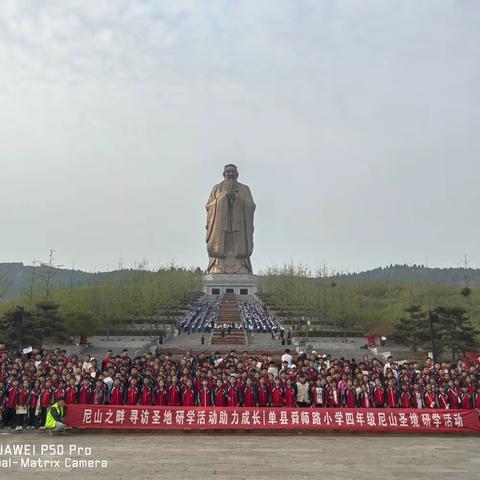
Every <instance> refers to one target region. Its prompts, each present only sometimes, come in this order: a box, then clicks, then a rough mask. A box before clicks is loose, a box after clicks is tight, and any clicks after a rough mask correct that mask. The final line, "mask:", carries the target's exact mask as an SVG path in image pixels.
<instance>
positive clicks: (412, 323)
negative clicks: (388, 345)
mask: <svg viewBox="0 0 480 480" xmlns="http://www.w3.org/2000/svg"><path fill="white" fill-rule="evenodd" d="M405 313H406V314H407V315H404V316H403V318H401V319H400V321H399V322H398V323H397V324H396V325H395V327H394V331H393V335H392V338H393V340H394V341H395V342H398V343H400V344H401V345H406V346H408V347H410V348H411V349H412V350H413V351H414V352H416V351H417V350H418V348H419V347H420V346H421V345H422V344H423V343H424V342H425V341H426V340H427V338H428V325H427V322H426V318H427V314H426V312H424V311H423V309H422V307H421V306H420V305H410V306H409V307H408V308H406V309H405Z"/></svg>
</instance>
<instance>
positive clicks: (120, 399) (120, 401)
mask: <svg viewBox="0 0 480 480" xmlns="http://www.w3.org/2000/svg"><path fill="white" fill-rule="evenodd" d="M108 403H109V404H110V405H125V391H124V389H123V386H122V382H121V381H120V378H118V377H117V378H115V380H114V381H113V386H112V390H111V391H110V399H109V402H108Z"/></svg>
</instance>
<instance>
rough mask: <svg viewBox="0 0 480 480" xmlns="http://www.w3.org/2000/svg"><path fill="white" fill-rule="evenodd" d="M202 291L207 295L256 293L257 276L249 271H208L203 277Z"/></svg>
mask: <svg viewBox="0 0 480 480" xmlns="http://www.w3.org/2000/svg"><path fill="white" fill-rule="evenodd" d="M203 291H204V292H205V293H207V294H209V295H221V294H222V293H236V294H237V295H253V294H255V293H257V277H256V276H255V275H252V274H251V273H208V274H207V275H205V276H204V277H203Z"/></svg>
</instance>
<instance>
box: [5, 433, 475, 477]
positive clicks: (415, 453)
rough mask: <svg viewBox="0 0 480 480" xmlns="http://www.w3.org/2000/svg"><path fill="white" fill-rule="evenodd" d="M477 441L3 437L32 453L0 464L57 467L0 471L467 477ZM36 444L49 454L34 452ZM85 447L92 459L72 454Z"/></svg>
mask: <svg viewBox="0 0 480 480" xmlns="http://www.w3.org/2000/svg"><path fill="white" fill-rule="evenodd" d="M479 441H480V438H479V437H478V436H458V435H443V436H440V435H380V434H376V435H364V434H319V435H307V434H280V433H268V434H258V433H257V434H253V433H252V434H249V433H245V434H233V433H223V434H220V433H211V434H208V433H172V434H158V433H121V432H113V433H110V432H99V433H91V432H83V433H82V432H80V433H67V434H64V435H57V436H49V435H47V434H46V433H38V432H30V433H21V434H15V433H2V434H1V435H0V447H1V448H3V449H5V448H7V447H6V446H7V445H10V448H13V446H14V445H16V446H17V448H18V446H19V445H31V446H32V447H33V446H35V448H36V452H35V453H36V454H35V455H30V456H26V455H23V456H22V455H19V454H18V453H19V452H18V451H17V453H16V454H15V453H14V454H12V455H8V451H7V452H5V450H4V451H3V452H2V455H1V456H0V459H1V461H2V462H5V461H6V460H7V459H8V458H9V457H10V458H11V459H12V461H16V462H20V460H21V458H23V459H25V458H30V459H32V460H33V459H41V460H57V461H58V462H59V465H55V466H49V465H47V466H46V467H36V466H32V463H30V467H23V468H22V467H21V464H20V463H17V464H12V466H11V467H8V466H7V467H5V466H3V467H2V468H1V469H0V478H2V479H3V478H5V479H9V480H13V479H27V478H35V480H43V479H48V480H53V479H57V478H65V479H68V480H76V479H85V478H94V477H95V478H98V479H112V480H113V479H115V480H120V479H125V480H127V479H128V480H131V479H145V480H147V479H163V478H165V479H169V480H177V479H195V480H201V479H264V478H265V479H275V480H280V479H281V480H283V479H285V480H286V479H308V480H312V479H320V478H322V479H335V480H342V479H355V480H357V479H358V480H360V479H368V480H377V479H378V480H389V479H392V480H393V479H409V480H427V479H428V480H442V479H449V480H451V479H452V478H455V479H461V480H469V479H472V480H473V479H478V478H479V475H480V473H479V472H480V455H479V453H478V447H479V445H480V443H479ZM42 445H47V447H43V448H45V449H46V448H50V449H51V451H52V452H53V451H55V453H54V454H53V455H49V454H47V453H45V454H41V453H39V452H40V450H41V448H42ZM62 447H63V449H64V452H63V454H60V453H61V448H62ZM85 447H90V448H91V454H90V455H88V454H85V453H84V452H80V453H79V452H78V450H80V449H81V448H85ZM70 449H73V450H72V453H69V451H70ZM29 453H31V452H29ZM87 453H88V452H87ZM67 458H68V459H69V460H67ZM87 460H91V461H92V462H94V461H97V463H100V461H102V460H104V461H106V462H107V464H108V465H107V466H106V467H102V466H101V465H97V466H94V467H89V466H85V465H83V468H74V466H73V465H74V462H76V461H77V462H78V461H87ZM24 461H25V460H24ZM65 465H67V466H65ZM104 465H105V464H104Z"/></svg>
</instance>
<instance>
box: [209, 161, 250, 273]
mask: <svg viewBox="0 0 480 480" xmlns="http://www.w3.org/2000/svg"><path fill="white" fill-rule="evenodd" d="M223 178H224V179H225V180H224V181H223V182H222V183H219V184H218V185H215V186H214V187H213V189H212V193H211V194H210V198H209V199H208V203H207V227H206V228H207V250H208V255H209V257H210V261H209V263H208V273H252V264H251V263H250V256H251V255H252V251H253V214H254V212H255V203H253V198H252V194H251V192H250V189H249V188H248V187H247V185H243V184H241V183H239V182H238V181H237V178H238V170H237V167H236V166H235V165H226V166H225V168H224V170H223Z"/></svg>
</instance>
